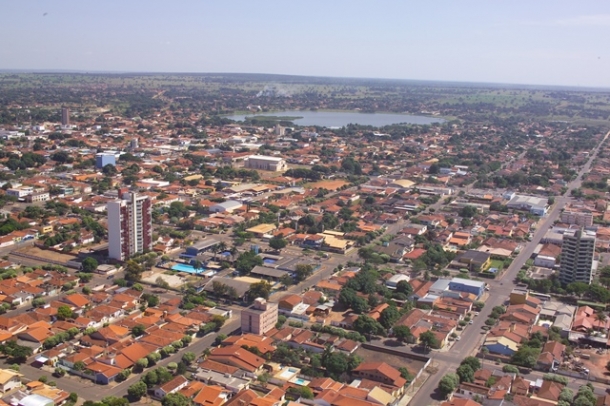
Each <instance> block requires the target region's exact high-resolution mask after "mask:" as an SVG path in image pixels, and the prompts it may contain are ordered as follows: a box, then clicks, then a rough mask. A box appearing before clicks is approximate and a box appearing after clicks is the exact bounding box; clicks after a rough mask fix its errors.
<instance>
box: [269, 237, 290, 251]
mask: <svg viewBox="0 0 610 406" xmlns="http://www.w3.org/2000/svg"><path fill="white" fill-rule="evenodd" d="M286 245H288V241H286V239H285V238H284V237H282V236H281V235H279V236H275V237H273V238H271V239H270V240H269V247H271V248H273V249H274V250H276V251H281V250H282V249H284V248H286Z"/></svg>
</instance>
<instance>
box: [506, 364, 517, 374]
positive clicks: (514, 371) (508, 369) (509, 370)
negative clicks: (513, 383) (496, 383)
mask: <svg viewBox="0 0 610 406" xmlns="http://www.w3.org/2000/svg"><path fill="white" fill-rule="evenodd" d="M502 372H506V373H509V374H519V368H517V367H516V366H513V365H504V366H503V367H502Z"/></svg>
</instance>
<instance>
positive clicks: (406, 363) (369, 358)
mask: <svg viewBox="0 0 610 406" xmlns="http://www.w3.org/2000/svg"><path fill="white" fill-rule="evenodd" d="M356 355H358V356H360V357H362V358H363V359H364V362H385V363H386V364H389V365H391V366H393V367H394V368H401V367H405V368H407V369H408V370H409V372H410V373H411V374H413V375H415V374H417V373H418V372H419V370H420V369H422V368H423V367H424V365H425V362H424V361H418V360H415V359H411V358H407V357H401V356H398V355H394V354H388V353H385V352H380V351H373V350H368V349H366V348H362V347H360V348H358V349H357V350H356Z"/></svg>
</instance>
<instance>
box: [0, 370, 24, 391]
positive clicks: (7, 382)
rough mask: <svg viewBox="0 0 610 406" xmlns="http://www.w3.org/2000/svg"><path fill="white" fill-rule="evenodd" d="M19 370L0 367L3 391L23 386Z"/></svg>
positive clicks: (0, 389) (0, 382) (0, 386)
mask: <svg viewBox="0 0 610 406" xmlns="http://www.w3.org/2000/svg"><path fill="white" fill-rule="evenodd" d="M22 376H23V375H22V374H20V373H19V372H15V371H12V370H10V369H0V391H2V393H6V392H9V391H11V390H13V389H15V388H19V387H20V386H21V377H22Z"/></svg>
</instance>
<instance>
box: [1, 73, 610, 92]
mask: <svg viewBox="0 0 610 406" xmlns="http://www.w3.org/2000/svg"><path fill="white" fill-rule="evenodd" d="M1 74H42V75H44V74H65V75H69V74H76V75H143V76H153V75H184V76H189V75H192V76H214V75H217V76H227V75H234V76H239V75H253V76H278V77H286V78H288V77H297V78H311V79H337V80H354V81H358V80H373V81H375V80H378V81H388V82H418V83H422V84H423V83H429V84H449V85H453V86H457V87H460V86H464V87H468V86H467V85H476V86H480V87H501V86H504V87H514V88H529V90H531V89H537V90H547V89H555V88H557V89H562V90H570V91H610V86H577V85H557V84H539V83H501V82H474V81H454V80H428V79H409V78H383V77H353V76H324V75H296V74H285V73H265V72H261V73H259V72H178V71H174V72H163V71H148V72H146V71H120V70H117V71H92V70H91V71H90V70H71V69H48V70H45V69H0V75H1Z"/></svg>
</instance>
